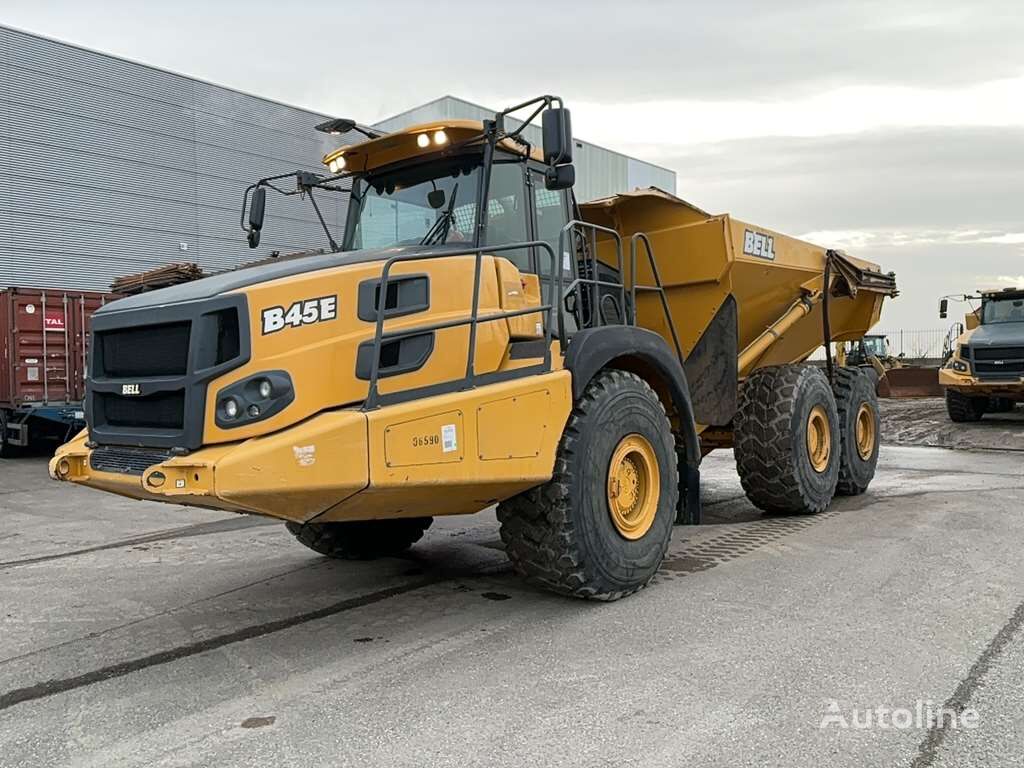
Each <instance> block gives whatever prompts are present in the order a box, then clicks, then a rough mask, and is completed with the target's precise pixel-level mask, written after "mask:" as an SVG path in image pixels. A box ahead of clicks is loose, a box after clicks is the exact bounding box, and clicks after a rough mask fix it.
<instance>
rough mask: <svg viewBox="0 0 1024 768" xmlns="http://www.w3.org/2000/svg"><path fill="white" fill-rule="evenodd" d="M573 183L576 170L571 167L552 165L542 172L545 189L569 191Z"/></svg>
mask: <svg viewBox="0 0 1024 768" xmlns="http://www.w3.org/2000/svg"><path fill="white" fill-rule="evenodd" d="M575 183H576V168H575V167H573V166H572V165H552V166H551V167H549V168H548V169H547V170H546V171H544V187H545V188H546V189H550V190H558V189H569V188H570V187H572V185H573V184H575Z"/></svg>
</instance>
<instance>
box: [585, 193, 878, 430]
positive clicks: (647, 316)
mask: <svg viewBox="0 0 1024 768" xmlns="http://www.w3.org/2000/svg"><path fill="white" fill-rule="evenodd" d="M581 210H582V212H583V216H584V217H585V218H586V219H587V220H588V221H590V222H592V223H594V224H598V225H601V226H604V227H608V228H611V229H614V230H616V231H617V232H618V233H619V235H620V236H621V238H622V241H623V243H624V252H625V253H627V254H628V245H629V242H630V239H631V238H632V237H633V235H634V234H635V233H638V232H642V233H645V234H646V236H647V238H648V240H649V241H650V244H651V247H652V250H653V254H654V259H655V261H656V264H657V269H658V272H659V276H660V278H661V283H662V285H663V286H664V288H665V294H666V297H667V300H668V304H669V308H670V311H671V317H672V322H673V323H674V326H675V333H676V336H677V337H678V339H679V342H680V345H681V347H682V353H683V356H684V358H685V359H686V361H687V365H686V372H687V375H688V378H689V385H690V388H691V391H692V392H693V394H694V400H695V408H696V410H697V411H698V414H697V420H698V422H700V423H701V424H703V425H707V424H718V425H725V424H726V423H727V422H728V421H729V419H730V418H731V416H732V414H733V412H734V410H735V409H734V408H730V407H729V406H730V402H728V401H729V400H730V397H731V396H733V395H734V394H735V389H736V379H737V378H739V379H742V378H743V377H745V376H748V375H749V374H750V373H751V372H753V371H754V370H756V369H758V368H761V367H764V366H769V365H779V364H784V363H797V362H802V361H804V360H806V359H807V358H808V357H809V356H810V355H811V354H812V353H813V352H814V351H815V350H816V349H818V348H819V347H820V346H822V344H823V343H824V341H825V339H824V326H823V316H822V315H823V308H824V301H823V298H824V297H823V293H822V288H823V286H824V280H825V269H826V262H827V261H828V258H829V257H830V256H831V259H832V268H831V270H830V272H831V274H830V280H829V282H830V285H831V293H830V295H829V297H828V305H829V326H830V338H829V339H828V340H829V341H847V340H853V339H859V338H861V337H862V336H863V335H864V334H865V333H866V332H867V331H868V330H869V329H870V328H871V327H872V326H873V325H874V324H875V323H877V322H878V319H879V316H880V313H881V310H882V302H883V300H884V299H885V297H886V296H893V295H895V293H896V290H895V281H894V279H893V277H892V276H891V275H886V274H882V273H881V272H880V271H879V268H878V266H877V265H875V264H872V263H870V262H866V261H862V260H860V259H855V258H853V257H850V256H847V255H846V254H843V253H840V252H836V251H828V250H826V249H825V248H822V247H820V246H817V245H814V244H812V243H808V242H805V241H803V240H798V239H796V238H793V237H788V236H786V235H783V234H780V233H778V232H776V231H774V230H771V229H768V228H766V227H760V226H755V225H752V224H748V223H746V222H743V221H740V220H738V219H734V218H732V217H731V216H730V215H728V214H722V215H717V216H716V215H711V214H709V213H706V212H704V211H702V210H700V209H699V208H697V207H696V206H693V205H691V204H689V203H687V202H685V201H683V200H680V199H679V198H676V197H674V196H672V195H669V194H667V193H665V192H662V191H660V190H657V189H648V190H638V191H636V192H633V193H629V194H621V195H616V196H614V197H611V198H606V199H603V200H597V201H594V202H591V203H587V204H585V205H583V206H581ZM598 255H599V258H600V259H601V261H602V262H603V263H605V264H606V265H609V266H616V260H617V256H616V249H615V239H614V238H613V237H610V236H607V235H605V236H603V237H601V238H600V239H599V242H598ZM624 262H625V263H624V264H623V270H624V272H625V275H624V279H625V281H626V282H627V283H629V282H630V281H631V280H632V279H633V276H632V275H631V274H630V269H631V265H630V259H629V258H628V257H626V258H624ZM636 262H637V274H636V280H637V282H639V283H644V284H652V283H654V282H655V276H654V274H653V272H652V270H651V268H650V265H649V261H648V259H647V258H646V254H645V252H644V248H643V245H642V244H638V256H637V260H636ZM780 321H782V322H781V323H780ZM637 322H638V324H639V325H641V326H643V327H646V328H650V329H651V330H654V331H656V332H657V333H659V334H660V335H661V336H663V337H664V338H665V339H666V340H669V341H670V342H671V339H672V332H671V329H670V328H669V321H668V319H667V318H666V315H665V312H664V310H663V308H662V306H661V303H660V299H659V297H658V296H657V295H655V294H653V293H645V294H640V295H638V296H637ZM731 358H734V359H735V366H734V367H732V369H731V370H730V369H729V367H730V366H728V365H726V363H727V362H731V360H730V359H731ZM723 394H724V395H725V397H724V400H725V402H723V397H722V396H723Z"/></svg>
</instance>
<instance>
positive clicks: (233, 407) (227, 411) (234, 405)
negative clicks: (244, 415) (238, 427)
mask: <svg viewBox="0 0 1024 768" xmlns="http://www.w3.org/2000/svg"><path fill="white" fill-rule="evenodd" d="M223 408H224V415H225V416H227V417H228V418H229V419H233V418H235V417H237V416H238V401H237V400H235V399H234V398H233V397H229V398H228V399H227V400H225V401H224V403H223Z"/></svg>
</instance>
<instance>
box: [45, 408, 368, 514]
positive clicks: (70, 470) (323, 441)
mask: <svg viewBox="0 0 1024 768" xmlns="http://www.w3.org/2000/svg"><path fill="white" fill-rule="evenodd" d="M87 440H88V435H87V433H86V432H84V431H83V432H82V433H81V434H79V435H78V436H77V437H76V438H75V439H74V440H72V441H71V442H69V443H67V444H66V445H63V446H61V447H60V448H59V449H58V450H57V453H56V455H55V456H54V457H53V459H52V460H51V461H50V467H49V468H50V476H51V477H52V478H54V479H56V480H67V481H70V482H74V483H80V484H82V485H87V486H90V487H93V488H98V489H100V490H104V491H108V492H111V493H117V494H120V495H122V496H129V497H131V498H135V499H145V500H149V501H165V502H172V503H175V504H187V505H190V506H197V507H209V508H214V509H224V510H229V511H232V512H246V513H254V514H260V515H269V516H272V517H277V518H281V519H284V520H294V521H297V522H302V521H304V520H308V519H309V518H311V517H314V516H316V515H317V514H320V513H322V512H323V511H324V510H325V509H329V508H331V507H333V506H334V505H336V504H339V503H340V502H342V501H344V500H345V499H347V498H349V497H350V496H352V495H353V494H356V493H358V492H359V491H360V490H362V489H363V488H365V487H366V485H367V483H368V482H369V468H368V466H367V429H366V415H365V414H363V413H362V412H359V411H335V412H331V413H325V414H321V415H319V416H316V417H315V418H312V419H309V420H307V421H305V422H303V423H302V424H299V425H296V426H295V427H292V428H291V429H287V430H283V431H281V432H276V433H274V434H271V435H267V436H265V437H258V438H252V439H250V440H245V441H242V442H238V443H227V444H222V445H214V446H210V447H207V448H203V449H201V450H198V451H196V452H194V453H192V454H190V455H187V456H172V457H170V458H168V459H166V460H165V461H161V462H159V463H157V464H153V465H152V466H149V467H147V468H146V469H145V470H144V471H142V473H141V474H137V473H136V474H129V473H120V472H111V471H103V470H99V469H96V468H95V467H94V466H93V462H92V461H91V458H92V453H93V451H92V450H91V449H90V448H88V447H87V446H86V441H87Z"/></svg>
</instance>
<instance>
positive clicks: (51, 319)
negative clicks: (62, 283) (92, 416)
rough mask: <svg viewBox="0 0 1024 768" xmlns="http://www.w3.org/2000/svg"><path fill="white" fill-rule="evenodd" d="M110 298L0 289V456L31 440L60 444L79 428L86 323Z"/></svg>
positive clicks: (86, 347)
mask: <svg viewBox="0 0 1024 768" xmlns="http://www.w3.org/2000/svg"><path fill="white" fill-rule="evenodd" d="M114 298H116V297H115V295H114V294H110V293H98V292H94V291H59V290H52V289H45V290H44V289H39V288H6V289H0V455H4V454H5V453H10V450H11V448H12V447H13V448H17V447H19V446H22V447H23V446H27V445H29V443H30V442H33V441H36V440H42V439H46V438H51V439H55V440H59V439H62V438H64V437H65V436H66V435H67V434H68V433H71V432H73V431H75V430H76V429H80V428H81V426H82V425H83V424H84V415H83V412H82V400H83V398H84V397H85V377H86V363H87V360H88V354H89V328H90V321H91V318H92V313H93V312H95V311H96V310H97V309H99V308H100V307H101V306H103V305H104V304H106V303H107V302H108V301H111V300H112V299H114Z"/></svg>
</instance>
